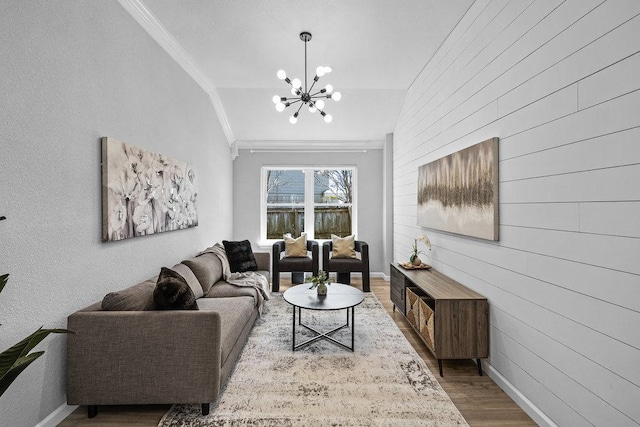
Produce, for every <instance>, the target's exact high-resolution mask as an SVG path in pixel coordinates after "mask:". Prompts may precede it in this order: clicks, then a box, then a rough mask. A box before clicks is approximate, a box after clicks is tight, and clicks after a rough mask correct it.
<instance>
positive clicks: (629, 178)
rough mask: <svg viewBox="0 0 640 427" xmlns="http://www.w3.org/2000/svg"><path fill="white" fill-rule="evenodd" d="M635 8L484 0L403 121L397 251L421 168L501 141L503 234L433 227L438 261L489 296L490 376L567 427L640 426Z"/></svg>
mask: <svg viewBox="0 0 640 427" xmlns="http://www.w3.org/2000/svg"><path fill="white" fill-rule="evenodd" d="M639 13H640V2H639V1H637V0H627V1H625V0H609V1H602V0H574V1H571V0H567V1H560V0H545V1H542V0H539V1H530V0H527V1H525V0H517V1H516V0H513V1H507V0H477V1H476V2H475V3H474V5H473V6H472V7H471V8H470V10H469V11H468V13H467V14H466V15H465V16H464V18H463V19H462V20H461V21H460V23H459V24H458V26H457V27H456V28H455V30H454V31H453V32H452V33H451V34H450V36H449V37H448V39H447V40H446V42H445V43H444V44H443V45H442V46H441V48H440V49H439V51H438V52H437V54H436V55H435V56H434V57H433V58H432V59H431V60H430V62H429V63H428V65H427V66H426V67H425V69H424V70H423V71H422V72H421V73H420V75H419V76H418V77H417V79H416V80H415V82H414V83H413V85H412V86H411V88H410V90H409V92H408V95H407V98H406V100H405V103H404V106H403V110H402V113H401V116H400V118H399V121H398V124H397V127H396V129H395V133H394V217H395V220H394V230H395V240H394V247H395V252H394V255H395V258H396V260H405V259H406V258H407V256H408V254H409V252H410V245H411V242H412V239H413V238H414V237H415V236H416V235H417V234H419V233H421V232H422V231H424V230H421V229H419V228H418V227H417V226H416V181H417V170H418V167H419V166H420V165H422V164H425V163H428V162H430V161H433V160H435V159H437V158H440V157H442V156H445V155H447V154H450V153H452V152H454V151H457V150H459V149H462V148H465V147H467V146H469V145H472V144H474V143H477V142H480V141H483V140H485V139H487V138H489V137H493V136H497V137H499V138H500V241H499V242H495V243H493V242H488V241H482V240H476V239H472V238H465V237H460V236H456V235H451V234H446V233H442V232H437V231H433V230H426V231H427V232H428V235H429V236H430V238H431V241H432V242H433V250H432V251H431V253H430V255H431V257H430V260H429V262H430V263H432V264H433V265H435V266H436V267H437V268H438V269H439V270H441V271H443V272H444V273H445V274H448V275H449V276H451V277H453V278H454V279H456V280H458V281H460V282H461V283H463V284H465V285H467V286H468V287H470V288H472V289H475V290H476V291H478V292H480V293H482V294H484V295H485V296H487V297H488V299H489V302H490V318H491V330H490V333H491V337H490V342H491V348H490V352H491V356H490V359H489V363H490V364H491V367H492V368H493V370H494V371H493V376H494V377H495V378H497V379H498V381H501V379H500V376H502V377H503V378H504V379H506V381H507V382H508V383H510V385H511V386H512V387H514V388H515V389H516V390H517V391H519V392H520V393H521V394H522V395H524V397H525V398H526V399H528V400H529V401H530V402H531V403H532V404H533V405H534V406H535V407H537V408H538V409H539V410H540V411H542V412H543V413H544V414H545V415H546V417H548V418H549V419H550V420H552V422H553V423H556V424H558V425H560V426H572V427H573V426H590V425H596V426H635V425H638V424H639V423H640V405H638V402H640V369H639V366H640V333H638V325H640V262H639V261H638V260H639V258H638V255H639V254H640V185H639V183H640V166H639V165H640V143H639V141H640V90H639V89H640V36H639V35H640V16H639V15H638V14H639ZM503 384H504V385H505V386H508V385H509V384H507V383H503ZM511 392H512V394H513V390H511ZM514 396H515V394H514ZM517 399H518V401H520V403H521V404H523V405H525V406H526V405H527V404H528V403H527V402H526V401H525V400H522V399H521V396H520V397H517ZM536 419H537V420H538V421H539V422H540V423H544V422H545V421H544V418H543V417H540V416H536Z"/></svg>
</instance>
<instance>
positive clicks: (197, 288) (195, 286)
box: [171, 263, 204, 299]
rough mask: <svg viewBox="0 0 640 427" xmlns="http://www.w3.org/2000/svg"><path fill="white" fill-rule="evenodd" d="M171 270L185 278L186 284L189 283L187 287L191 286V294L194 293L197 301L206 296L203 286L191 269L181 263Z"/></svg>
mask: <svg viewBox="0 0 640 427" xmlns="http://www.w3.org/2000/svg"><path fill="white" fill-rule="evenodd" d="M171 269H172V270H173V271H175V272H176V273H178V274H179V275H181V276H182V277H183V278H184V280H185V282H187V285H189V287H190V288H191V292H193V296H194V297H195V298H196V299H198V298H202V296H203V295H204V291H203V290H202V285H200V281H199V280H198V278H197V277H196V275H195V274H193V271H192V270H191V269H190V268H189V267H187V266H186V265H185V264H182V263H180V264H176V265H174V266H173V267H171Z"/></svg>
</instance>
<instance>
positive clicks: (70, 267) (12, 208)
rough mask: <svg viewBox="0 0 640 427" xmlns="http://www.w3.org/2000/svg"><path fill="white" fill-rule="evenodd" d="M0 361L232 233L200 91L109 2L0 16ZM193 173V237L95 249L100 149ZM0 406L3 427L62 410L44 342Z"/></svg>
mask: <svg viewBox="0 0 640 427" xmlns="http://www.w3.org/2000/svg"><path fill="white" fill-rule="evenodd" d="M0 40H2V42H1V43H0V58H1V60H0V76H1V77H0V215H6V216H7V218H8V220H6V221H1V222H0V236H1V237H0V239H1V244H0V273H10V274H11V276H10V279H9V283H8V285H7V287H6V288H5V290H4V291H3V292H2V294H1V295H0V323H1V324H2V326H0V349H5V348H7V347H9V346H11V345H13V344H14V343H15V342H17V341H19V340H20V339H21V338H23V337H25V336H26V335H28V334H29V333H31V332H32V331H34V330H35V329H37V328H38V327H39V326H41V325H45V327H64V326H66V317H67V316H68V315H69V314H71V313H73V312H74V311H76V310H77V309H79V308H82V307H84V306H86V305H89V304H90V303H93V302H95V301H98V300H100V299H101V298H102V297H103V296H104V294H106V293H107V292H109V291H113V290H117V289H120V288H123V287H126V286H129V285H132V284H134V283H136V282H137V281H139V280H142V279H146V278H148V277H150V276H152V275H155V274H157V273H158V272H159V270H160V267H161V266H163V265H167V266H171V265H173V264H174V263H176V262H179V261H180V260H181V259H184V258H186V257H189V256H192V255H194V254H195V253H196V252H197V251H198V250H200V249H203V248H204V247H206V246H207V245H209V244H212V243H213V242H215V241H216V240H221V239H223V238H230V237H231V234H232V213H231V209H230V208H229V207H230V206H231V200H232V196H231V194H232V162H231V159H230V156H229V147H228V145H227V143H226V140H225V137H224V135H223V133H222V130H221V128H220V126H219V125H218V122H217V120H216V115H215V112H214V110H213V108H212V106H211V102H210V100H209V97H208V95H207V94H206V93H204V92H203V91H202V90H201V89H200V87H199V86H197V85H196V84H195V83H194V82H193V81H192V80H191V79H190V78H189V77H188V75H187V74H186V73H185V72H184V71H183V70H182V69H181V68H180V67H179V66H178V65H177V64H176V63H175V62H174V61H173V60H172V59H171V58H170V57H169V55H167V54H166V53H165V52H164V51H163V50H162V49H161V48H160V47H159V46H158V45H157V44H156V42H154V41H153V40H152V39H151V38H150V37H149V36H148V35H147V34H146V33H145V32H144V30H143V29H142V28H141V27H140V26H139V25H138V24H137V23H136V22H135V21H134V20H133V19H132V18H131V16H130V15H129V14H128V13H127V12H126V11H125V10H124V9H123V8H122V7H121V6H120V5H119V4H118V3H117V2H116V1H108V2H107V1H100V2H93V1H56V2H51V1H47V0H41V1H28V2H21V1H11V2H2V5H1V6H0ZM101 136H110V137H113V138H116V139H119V140H121V141H124V142H128V143H131V144H134V145H138V146H140V147H143V148H146V149H149V150H152V151H156V152H160V153H163V154H166V155H168V156H171V157H174V158H176V159H180V160H184V161H187V162H190V163H193V164H195V166H196V168H197V171H198V173H199V191H200V193H199V222H200V225H199V226H198V227H196V228H193V229H189V230H182V231H174V232H168V233H163V234H159V235H155V236H148V237H141V238H136V239H130V240H125V241H120V242H113V243H102V242H101V202H100V201H101V199H100V189H101V188H100V137H101ZM39 348H40V349H44V350H45V351H46V353H45V355H44V356H43V357H41V358H40V359H38V360H37V361H36V362H34V363H33V364H32V365H31V366H30V367H29V368H27V370H26V371H25V372H24V373H23V374H22V375H21V376H20V377H19V378H18V379H17V381H16V382H15V383H14V384H13V385H12V386H11V387H10V388H9V390H8V391H7V393H6V394H5V395H4V396H3V397H2V398H0V425H2V426H12V427H15V426H33V425H35V424H36V423H38V422H39V421H40V420H42V419H44V418H45V417H46V416H48V415H49V414H50V413H51V412H52V411H54V410H55V409H56V408H58V407H59V406H60V405H62V404H64V403H65V400H66V399H65V378H66V374H65V363H66V356H65V352H66V349H65V338H64V337H63V336H59V335H55V336H50V337H49V338H47V340H46V341H44V342H43V343H42V344H41V345H40V346H39Z"/></svg>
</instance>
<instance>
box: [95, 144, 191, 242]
mask: <svg viewBox="0 0 640 427" xmlns="http://www.w3.org/2000/svg"><path fill="white" fill-rule="evenodd" d="M197 188H198V187H197V177H196V172H195V170H194V168H193V166H191V165H189V164H187V163H185V162H182V161H179V160H175V159H171V158H169V157H167V156H164V155H162V154H158V153H153V152H151V151H147V150H144V149H142V148H139V147H136V146H134V145H129V144H125V143H123V142H120V141H117V140H115V139H113V138H107V137H104V138H102V240H103V241H115V240H122V239H128V238H131V237H138V236H145V235H148V234H154V233H162V232H164V231H172V230H180V229H183V228H189V227H195V226H197V225H198V213H197V204H196V199H197V196H198V189H197Z"/></svg>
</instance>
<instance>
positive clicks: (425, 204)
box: [418, 138, 499, 240]
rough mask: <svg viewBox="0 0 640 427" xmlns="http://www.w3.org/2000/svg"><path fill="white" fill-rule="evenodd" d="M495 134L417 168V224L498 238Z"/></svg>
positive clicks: (480, 236)
mask: <svg viewBox="0 0 640 427" xmlns="http://www.w3.org/2000/svg"><path fill="white" fill-rule="evenodd" d="M498 211H499V209H498V138H491V139H488V140H486V141H483V142H481V143H479V144H475V145H472V146H471V147H468V148H465V149H463V150H460V151H458V152H455V153H453V154H450V155H448V156H446V157H443V158H441V159H438V160H435V161H433V162H431V163H427V164H426V165H422V166H420V168H419V169H418V225H419V226H421V227H427V228H434V229H437V230H443V231H448V232H451V233H458V234H464V235H467V236H473V237H478V238H481V239H488V240H498V238H499V233H498V232H499V217H498Z"/></svg>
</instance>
